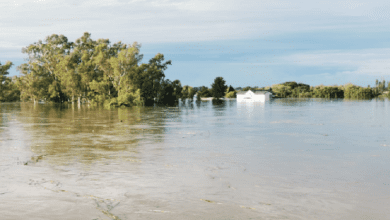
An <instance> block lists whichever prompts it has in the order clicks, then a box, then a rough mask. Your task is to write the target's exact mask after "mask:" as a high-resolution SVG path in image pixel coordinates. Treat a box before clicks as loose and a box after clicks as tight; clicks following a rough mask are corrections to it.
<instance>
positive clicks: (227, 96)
mask: <svg viewBox="0 0 390 220" xmlns="http://www.w3.org/2000/svg"><path fill="white" fill-rule="evenodd" d="M226 98H237V92H236V91H232V92H228V93H226Z"/></svg>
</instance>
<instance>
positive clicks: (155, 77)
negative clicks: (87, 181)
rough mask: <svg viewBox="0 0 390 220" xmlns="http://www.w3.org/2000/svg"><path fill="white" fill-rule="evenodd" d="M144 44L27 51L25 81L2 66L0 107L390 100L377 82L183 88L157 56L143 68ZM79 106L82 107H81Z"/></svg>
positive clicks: (87, 37)
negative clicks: (240, 97) (261, 98)
mask: <svg viewBox="0 0 390 220" xmlns="http://www.w3.org/2000/svg"><path fill="white" fill-rule="evenodd" d="M140 48H141V44H138V43H137V42H134V43H133V44H132V45H130V44H124V43H122V42H121V41H119V42H117V43H114V44H111V42H110V41H109V39H98V40H93V39H91V34H90V33H88V32H85V33H84V34H83V36H82V37H80V38H78V39H77V40H76V41H75V42H69V41H68V38H67V37H65V36H64V35H56V34H53V35H51V36H47V37H46V38H45V40H44V41H41V40H39V41H38V42H35V43H33V44H30V45H28V46H27V47H24V48H23V49H22V53H25V54H27V56H28V58H27V59H26V61H27V62H26V63H23V64H21V65H20V66H18V67H17V70H18V71H19V72H20V73H21V76H19V77H18V76H14V77H12V78H11V77H8V76H7V75H8V74H9V72H8V70H9V69H10V68H11V67H12V66H13V63H12V62H10V61H7V62H6V63H5V64H4V65H2V64H1V62H0V102H13V101H32V102H34V103H37V102H39V101H44V102H54V103H64V102H72V103H75V102H77V103H78V105H80V104H81V103H87V104H89V105H92V106H96V105H103V106H104V107H107V108H110V107H120V106H127V107H129V106H144V105H146V106H150V105H153V104H161V105H170V106H172V105H176V104H177V103H178V102H179V100H184V101H185V100H186V99H190V100H193V99H194V98H195V99H196V100H198V101H200V100H201V99H202V98H203V99H204V98H211V99H212V100H213V102H214V101H215V102H220V101H221V99H224V98H236V94H237V92H239V91H248V90H252V91H270V92H272V94H273V95H274V97H275V98H344V99H371V98H375V97H379V98H385V97H387V98H390V93H389V87H390V82H387V86H386V82H385V80H382V81H379V80H376V82H375V87H373V88H371V87H370V86H367V87H361V86H357V85H353V84H351V83H348V84H345V85H332V86H325V85H319V86H310V85H307V84H303V83H297V82H294V81H292V82H284V83H280V84H274V85H272V86H268V87H249V86H248V87H244V88H241V87H236V88H233V87H232V86H231V85H230V86H227V85H226V81H225V80H224V79H223V78H222V77H216V78H215V80H214V82H213V83H212V85H211V88H208V87H206V86H201V87H191V86H188V85H185V86H182V85H181V83H180V80H174V81H170V80H169V79H165V74H164V70H166V69H167V68H168V65H172V62H171V60H168V61H166V62H163V61H164V55H163V54H160V53H158V54H156V55H155V56H154V57H153V58H151V59H150V60H149V62H148V63H141V61H142V58H143V55H142V54H140ZM76 100H77V101H76Z"/></svg>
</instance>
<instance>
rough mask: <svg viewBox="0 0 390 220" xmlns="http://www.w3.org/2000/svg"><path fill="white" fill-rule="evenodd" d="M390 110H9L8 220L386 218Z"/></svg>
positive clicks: (3, 136) (316, 103) (5, 160)
mask: <svg viewBox="0 0 390 220" xmlns="http://www.w3.org/2000/svg"><path fill="white" fill-rule="evenodd" d="M389 112H390V102H389V101H388V100H379V99H378V100H364V101H362V100H357V101H348V100H341V99H339V100H326V99H274V100H272V101H270V102H266V103H237V102H236V101H235V100H230V101H225V102H224V103H222V104H220V105H214V104H212V102H211V101H208V102H200V103H195V102H194V103H188V102H187V103H185V104H183V103H181V104H180V105H179V106H178V107H169V108H165V107H133V108H120V109H112V110H106V109H99V108H89V107H87V106H81V108H78V107H77V105H75V106H72V105H50V104H37V105H35V106H34V105H33V104H31V103H1V104H0V114H1V115H0V119H1V120H0V182H1V184H0V215H1V216H3V217H5V219H23V218H24V216H29V219H238V218H240V219H388V216H390V211H389V210H388V207H389V205H390V204H389V203H390V166H389V165H390V138H389V136H390V135H389V131H390V127H389V126H390V113H389Z"/></svg>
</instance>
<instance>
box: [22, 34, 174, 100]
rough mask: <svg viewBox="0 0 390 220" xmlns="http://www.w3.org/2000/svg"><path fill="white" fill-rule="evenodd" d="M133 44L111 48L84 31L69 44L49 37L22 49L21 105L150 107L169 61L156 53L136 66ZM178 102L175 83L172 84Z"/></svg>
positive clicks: (136, 49)
mask: <svg viewBox="0 0 390 220" xmlns="http://www.w3.org/2000/svg"><path fill="white" fill-rule="evenodd" d="M140 47H141V45H140V44H138V43H137V42H135V43H133V45H126V44H123V43H122V42H120V41H119V42H118V43H115V44H113V45H112V44H111V43H110V41H109V40H108V39H98V40H96V41H95V40H93V39H91V34H90V33H88V32H85V33H84V34H83V36H82V37H80V38H78V39H77V40H76V41H75V42H74V43H73V42H68V39H67V38H66V37H65V36H63V35H60V36H58V35H51V36H48V37H46V39H45V41H41V40H40V41H38V42H36V43H34V44H31V45H29V46H27V47H26V48H23V50H22V52H23V53H26V54H27V55H28V59H27V61H28V62H27V63H24V64H22V65H20V66H19V67H18V70H19V71H20V72H21V73H22V74H23V76H22V77H21V78H20V79H19V80H18V83H17V84H18V85H19V88H20V89H21V97H23V99H25V100H29V99H31V100H34V101H36V100H39V99H47V100H48V101H53V102H63V101H68V100H69V101H70V100H71V101H72V102H73V101H75V98H76V97H77V99H78V102H79V103H80V101H81V98H83V100H84V101H87V102H89V103H92V104H93V103H105V104H107V105H111V104H112V105H122V104H125V105H135V104H136V105H143V104H153V102H154V100H155V99H156V98H157V96H158V93H159V92H160V91H161V83H162V82H163V80H164V77H165V75H164V70H166V69H167V65H171V61H170V60H168V61H167V62H163V61H164V55H162V54H157V55H156V56H155V57H153V58H152V59H150V60H149V63H146V64H145V63H143V64H140V62H141V60H142V58H143V55H142V54H140ZM175 92H176V94H175V95H176V96H177V97H181V85H180V82H179V83H177V82H175Z"/></svg>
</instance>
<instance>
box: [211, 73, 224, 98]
mask: <svg viewBox="0 0 390 220" xmlns="http://www.w3.org/2000/svg"><path fill="white" fill-rule="evenodd" d="M225 83H226V81H225V80H224V79H223V78H222V77H217V78H215V79H214V83H213V84H211V92H212V95H213V97H214V98H215V99H220V98H222V97H224V96H225V91H226V89H227V86H226V85H225Z"/></svg>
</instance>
